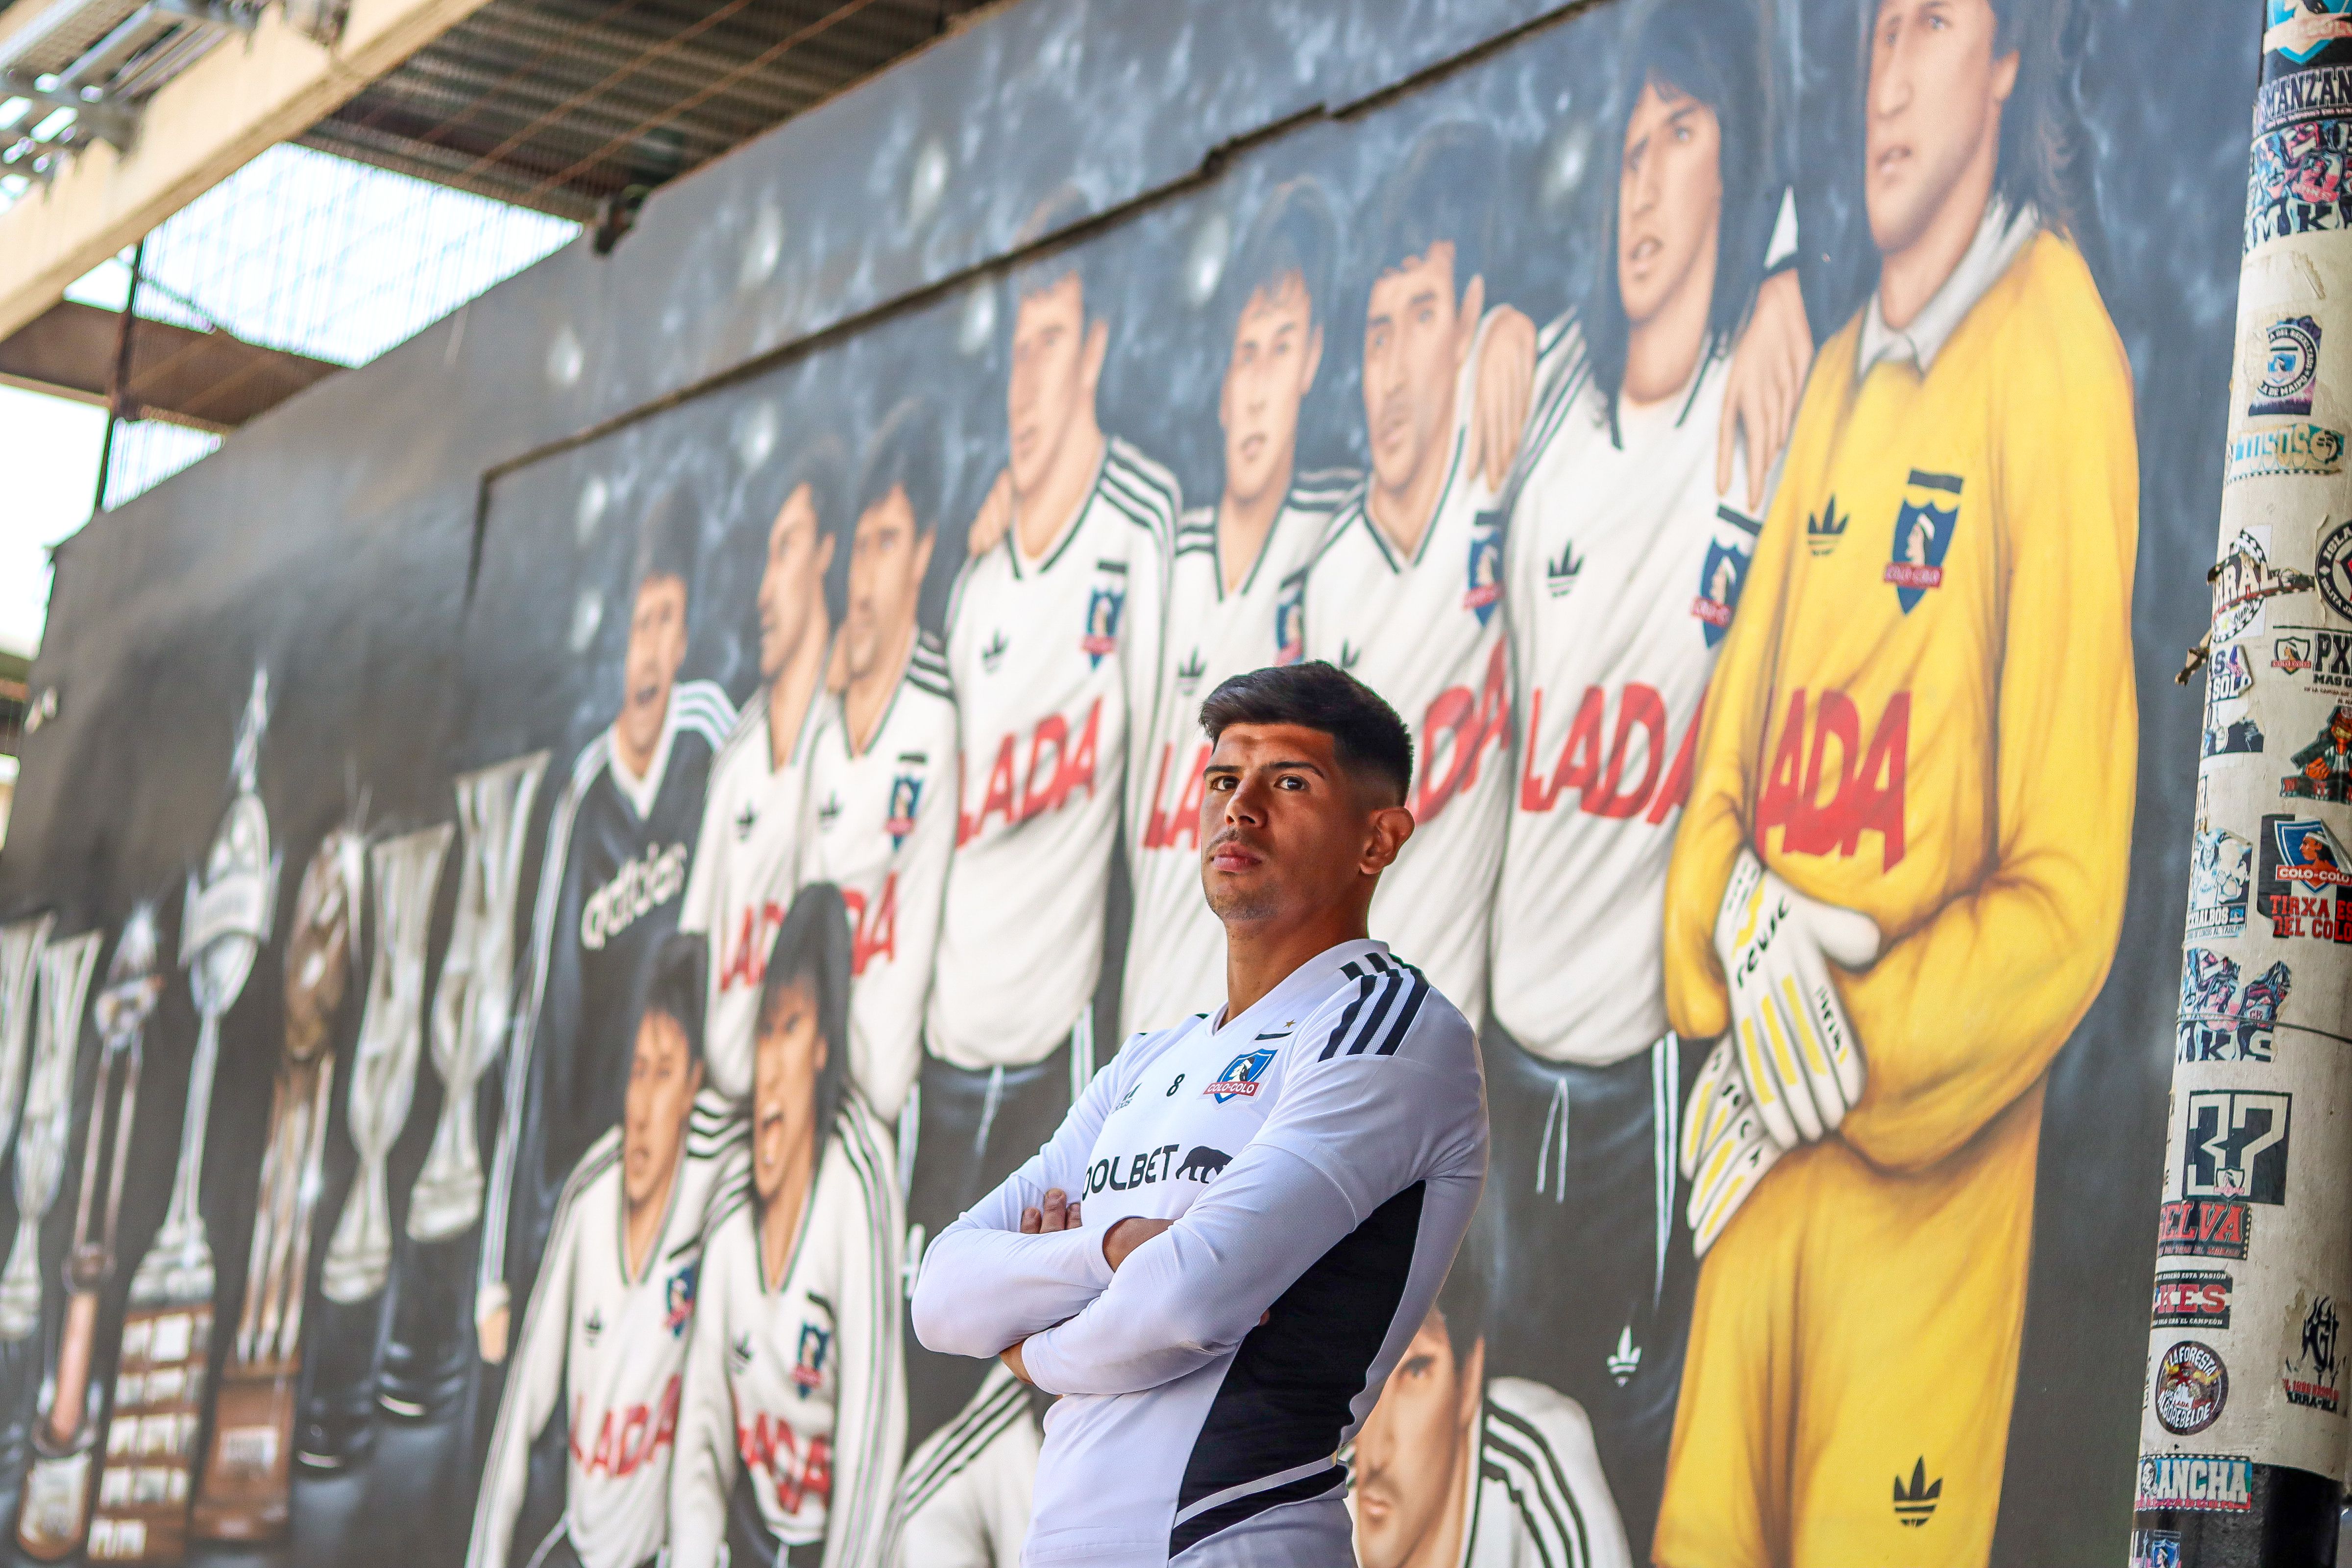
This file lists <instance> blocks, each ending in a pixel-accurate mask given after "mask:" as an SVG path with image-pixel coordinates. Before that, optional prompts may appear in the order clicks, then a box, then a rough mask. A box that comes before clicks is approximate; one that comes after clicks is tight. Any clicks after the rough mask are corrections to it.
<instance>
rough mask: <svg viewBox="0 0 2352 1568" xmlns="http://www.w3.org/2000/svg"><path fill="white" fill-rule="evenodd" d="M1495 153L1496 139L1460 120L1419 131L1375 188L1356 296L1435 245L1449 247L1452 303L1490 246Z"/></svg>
mask: <svg viewBox="0 0 2352 1568" xmlns="http://www.w3.org/2000/svg"><path fill="white" fill-rule="evenodd" d="M1501 168H1502V153H1501V150H1500V147H1499V146H1498V144H1497V143H1496V140H1495V138H1494V137H1493V136H1492V135H1490V134H1488V133H1487V132H1485V131H1483V130H1481V129H1480V128H1479V127H1477V126H1475V125H1471V124H1468V123H1466V122H1464V121H1449V122H1447V123H1445V124H1442V125H1433V126H1432V127H1430V128H1429V130H1427V131H1426V132H1423V133H1422V137H1421V140H1420V141H1419V142H1415V143H1414V144H1413V149H1412V153H1409V154H1407V156H1406V158H1405V161H1404V166H1403V167H1402V168H1400V169H1399V170H1397V172H1396V173H1395V174H1391V175H1390V176H1389V179H1388V182H1387V183H1386V184H1383V185H1382V186H1381V192H1380V196H1379V205H1378V206H1376V207H1375V208H1374V209H1373V224H1372V237H1371V253H1370V255H1369V256H1367V257H1366V258H1364V259H1365V260H1366V262H1367V263H1368V265H1367V266H1366V267H1365V268H1363V291H1362V297H1369V296H1370V292H1371V287H1372V284H1373V283H1374V282H1375V281H1377V280H1378V279H1380V277H1381V274H1382V273H1384V272H1393V271H1395V270H1396V269H1397V268H1400V267H1402V266H1403V265H1404V264H1405V263H1406V262H1408V261H1410V260H1412V259H1413V258H1416V257H1423V256H1427V255H1428V254H1429V251H1430V247H1432V246H1434V245H1438V244H1441V243H1447V244H1451V245H1452V246H1453V247H1454V302H1455V303H1457V304H1458V303H1459V302H1460V300H1461V297H1462V291H1463V290H1464V289H1467V288H1469V287H1470V279H1473V278H1476V277H1480V276H1482V275H1484V273H1485V272H1486V257H1487V254H1488V252H1489V251H1490V250H1491V249H1492V248H1493V245H1492V241H1493V239H1494V231H1495V196H1496V191H1495V184H1496V180H1497V178H1498V177H1499V174H1500V170H1501Z"/></svg>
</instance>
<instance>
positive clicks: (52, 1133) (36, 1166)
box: [0, 931, 105, 1340]
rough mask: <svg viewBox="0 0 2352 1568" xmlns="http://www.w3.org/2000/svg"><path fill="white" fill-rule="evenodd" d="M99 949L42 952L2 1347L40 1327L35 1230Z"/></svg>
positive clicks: (72, 942) (60, 1150)
mask: <svg viewBox="0 0 2352 1568" xmlns="http://www.w3.org/2000/svg"><path fill="white" fill-rule="evenodd" d="M104 941H105V938H104V936H103V935H102V934H101V933H100V932H98V931H84V932H83V933H82V934H81V935H79V936H69V937H65V938H63V939H61V940H59V941H57V942H50V943H48V944H47V946H46V947H44V948H42V950H41V956H40V961H39V963H40V994H39V997H38V999H37V1003H36V1005H35V1006H34V1011H33V1058H32V1062H31V1065H30V1068H29V1070H28V1071H27V1072H26V1075H25V1121H24V1125H23V1126H22V1127H21V1128H20V1129H18V1131H17V1135H16V1215H17V1219H16V1241H15V1243H14V1244H13V1245H12V1246H11V1247H9V1248H8V1267H7V1268H6V1269H5V1271H0V1340H22V1339H27V1338H29V1337H31V1335H32V1333H33V1331H35V1330H37V1329H38V1328H39V1327H40V1326H41V1222H42V1221H43V1220H45V1219H47V1217H48V1213H49V1205H52V1204H54V1203H56V1202H57V1201H58V1184H59V1183H60V1182H62V1181H63V1180H64V1179H65V1173H66V1144H67V1142H68V1141H69V1140H70V1139H71V1138H72V1136H73V1089H74V1058H75V1055H76V1054H77V1052H78V1051H79V1047H80V1045H81V1005H82V999H83V997H85V996H86V995H87V994H89V979H90V974H91V973H92V972H93V971H95V970H96V969H97V968H98V950H99V947H100V944H101V943H102V942H104Z"/></svg>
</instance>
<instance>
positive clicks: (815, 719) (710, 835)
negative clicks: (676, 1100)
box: [677, 691, 824, 1105]
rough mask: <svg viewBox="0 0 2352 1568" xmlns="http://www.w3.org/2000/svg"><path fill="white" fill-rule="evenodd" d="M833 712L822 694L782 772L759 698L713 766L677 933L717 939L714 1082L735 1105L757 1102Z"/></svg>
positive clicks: (708, 1042) (708, 1018)
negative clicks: (765, 1005) (771, 976)
mask: <svg viewBox="0 0 2352 1568" xmlns="http://www.w3.org/2000/svg"><path fill="white" fill-rule="evenodd" d="M823 709H824V701H823V700H822V694H821V693H820V694H819V697H818V699H817V700H812V701H811V702H810V703H809V705H808V710H807V711H806V712H805V713H803V715H802V717H801V726H800V732H799V733H798V734H797V735H795V736H794V737H793V748H792V751H791V752H789V753H788V754H787V755H786V757H785V759H784V765H783V766H782V767H778V766H776V765H775V752H774V750H773V747H772V740H771V734H770V731H769V728H768V694H767V693H766V692H765V691H761V692H758V693H756V694H755V695H754V696H753V697H752V699H751V701H750V702H749V703H747V704H745V706H744V709H743V712H742V717H741V718H740V719H739V720H738V721H737V722H736V725H735V729H734V732H733V733H731V734H730V735H729V736H728V737H727V743H726V745H725V746H723V747H721V748H720V750H719V756H718V759H717V760H716V761H715V762H713V763H711V764H710V794H709V798H708V799H707V801H706V802H705V804H704V805H703V811H702V834H701V837H700V838H699V839H698V841H697V843H696V845H695V850H694V869H693V871H692V872H691V873H690V874H689V875H688V878H687V881H686V900H685V902H684V903H682V904H681V905H680V906H679V907H678V915H677V929H678V930H680V931H693V932H697V933H699V934H702V935H704V936H706V937H708V939H709V964H708V965H707V968H708V971H709V978H708V980H707V982H706V985H707V995H706V999H705V1003H704V1013H703V1028H702V1034H703V1058H704V1063H705V1081H706V1083H707V1084H708V1086H709V1092H710V1093H711V1094H712V1095H713V1096H715V1097H716V1098H717V1099H719V1100H722V1101H724V1102H727V1103H729V1104H731V1105H740V1104H741V1103H742V1102H743V1101H744V1100H749V1099H750V1098H751V1050H752V1040H751V1037H752V1034H753V1032H754V1031H755V1030H756V1029H757V1028H758V1027H759V1012H760V982H761V980H762V979H763V978H765V976H766V974H767V973H768V949H769V947H770V946H771V945H772V943H773V942H775V940H776V931H778V929H779V928H781V927H782V925H783V923H784V911H785V910H789V909H790V908H792V905H793V893H794V892H796V891H797V890H798V884H797V883H795V882H794V881H793V868H794V867H795V865H796V863H797V862H798V860H799V858H800V854H801V828H802V822H803V815H804V813H803V799H804V796H805V795H806V793H807V789H808V772H809V753H810V751H811V742H812V739H813V737H814V733H815V731H816V730H817V728H818V725H819V721H820V719H821V715H822V710H823Z"/></svg>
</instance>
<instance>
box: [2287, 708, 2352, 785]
mask: <svg viewBox="0 0 2352 1568" xmlns="http://www.w3.org/2000/svg"><path fill="white" fill-rule="evenodd" d="M2287 761H2288V762H2289V763H2293V764H2294V772H2293V773H2288V774H2286V775H2284V777H2282V778H2281V779H2280V780H2279V795H2280V797H2281V798H2282V799H2294V800H2326V801H2333V802H2335V803H2336V805H2343V804H2344V803H2345V801H2346V800H2347V799H2352V703H2344V702H2339V703H2337V704H2336V710H2335V711H2334V712H2332V713H2330V714H2329V715H2328V716H2327V722H2326V723H2325V724H2322V725H2321V726H2320V727H2319V733H2318V734H2316V735H2314V736H2313V737H2312V738H2311V740H2310V742H2309V743H2308V744H2306V745H2303V746H2299V747H2297V748H2296V749H2295V750H2294V752H2292V753H2290V754H2289V755H2288V757H2287Z"/></svg>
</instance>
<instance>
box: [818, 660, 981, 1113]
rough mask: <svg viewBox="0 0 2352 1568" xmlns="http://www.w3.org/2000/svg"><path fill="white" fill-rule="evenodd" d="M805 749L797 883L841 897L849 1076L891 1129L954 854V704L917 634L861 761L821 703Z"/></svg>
mask: <svg viewBox="0 0 2352 1568" xmlns="http://www.w3.org/2000/svg"><path fill="white" fill-rule="evenodd" d="M821 706H822V708H823V710H824V712H823V717H822V719H821V721H819V723H818V725H817V728H816V733H815V735H814V739H813V741H812V742H811V744H810V748H809V781H808V798H807V826H805V827H804V828H803V830H802V834H801V875H800V880H801V881H802V882H803V883H807V882H831V883H832V884H834V886H835V887H837V888H839V889H841V897H842V901H843V902H844V903H845V904H846V905H847V906H848V908H849V918H850V921H851V922H852V926H853V937H852V941H851V944H850V969H851V974H852V976H853V978H854V980H855V982H856V983H855V984H853V985H852V986H851V988H850V993H849V1074H850V1078H851V1079H852V1080H853V1081H855V1082H856V1085H857V1086H858V1088H859V1089H862V1090H863V1091H864V1092H865V1095H866V1100H867V1102H868V1103H869V1104H871V1105H872V1106H873V1108H874V1111H875V1114H876V1115H877V1116H879V1117H881V1118H882V1119H883V1121H886V1122H887V1121H897V1120H898V1112H899V1110H900V1109H901V1108H903V1107H904V1106H905V1105H906V1103H907V1091H908V1089H909V1088H910V1087H911V1086H912V1085H913V1084H914V1081H915V1069H916V1068H917V1066H918V1065H919V1062H920V1060H921V1055H922V1049H923V1005H924V1003H925V1002H926V1001H928V1000H929V996H930V990H931V967H932V958H933V955H934V953H935V952H937V950H938V946H939V935H940V904H941V900H942V897H943V893H944V889H945V887H946V883H947V872H948V857H949V856H950V854H951V853H952V852H953V851H954V849H955V831H956V796H955V790H956V775H955V767H956V706H955V691H954V689H953V688H952V687H950V685H949V683H948V668H947V659H946V656H945V654H944V653H943V652H942V651H941V649H940V645H939V643H938V642H937V640H935V639H934V638H933V637H931V635H930V634H929V632H919V633H918V634H917V635H916V637H915V640H914V642H913V644H912V645H911V647H910V648H909V651H908V656H907V667H906V669H905V670H904V671H903V672H902V673H901V674H900V676H899V678H898V688H897V689H896V690H894V691H893V692H892V693H891V695H890V701H889V705H888V707H887V708H886V709H885V710H883V714H882V719H881V722H880V723H879V724H878V725H877V726H876V728H875V731H874V734H873V737H872V738H871V739H870V740H869V741H868V742H866V749H865V750H864V751H863V752H853V751H852V750H851V749H850V747H851V741H850V734H849V720H848V717H847V715H846V714H845V712H844V710H843V708H842V702H841V699H839V698H838V697H827V698H825V699H824V701H823V703H822V704H821Z"/></svg>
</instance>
